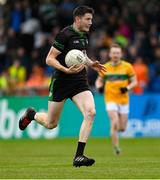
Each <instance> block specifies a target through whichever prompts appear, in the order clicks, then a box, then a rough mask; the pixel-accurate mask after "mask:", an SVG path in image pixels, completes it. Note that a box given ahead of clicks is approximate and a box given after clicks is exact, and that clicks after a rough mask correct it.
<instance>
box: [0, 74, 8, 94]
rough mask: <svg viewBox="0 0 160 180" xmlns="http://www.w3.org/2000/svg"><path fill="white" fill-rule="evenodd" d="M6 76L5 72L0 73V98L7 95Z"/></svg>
mask: <svg viewBox="0 0 160 180" xmlns="http://www.w3.org/2000/svg"><path fill="white" fill-rule="evenodd" d="M8 88H9V86H8V75H7V72H6V71H3V72H1V73H0V96H2V95H7V94H8Z"/></svg>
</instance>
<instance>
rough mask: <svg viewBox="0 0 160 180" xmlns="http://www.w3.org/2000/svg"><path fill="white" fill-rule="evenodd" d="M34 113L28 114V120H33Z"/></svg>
mask: <svg viewBox="0 0 160 180" xmlns="http://www.w3.org/2000/svg"><path fill="white" fill-rule="evenodd" d="M35 114H36V112H35V111H30V112H29V114H28V117H29V119H30V120H31V121H32V120H34V116H35Z"/></svg>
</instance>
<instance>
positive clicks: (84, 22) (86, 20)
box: [79, 13, 93, 32]
mask: <svg viewBox="0 0 160 180" xmlns="http://www.w3.org/2000/svg"><path fill="white" fill-rule="evenodd" d="M92 19H93V16H92V14H90V13H86V14H85V15H84V16H82V17H80V18H79V30H80V31H85V32H88V31H89V29H90V27H91V25H92Z"/></svg>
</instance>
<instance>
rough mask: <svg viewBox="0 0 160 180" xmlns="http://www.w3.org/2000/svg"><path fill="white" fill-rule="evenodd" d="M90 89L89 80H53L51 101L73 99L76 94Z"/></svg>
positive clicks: (50, 90) (50, 91)
mask: <svg viewBox="0 0 160 180" xmlns="http://www.w3.org/2000/svg"><path fill="white" fill-rule="evenodd" d="M87 90H90V89H89V86H88V82H87V80H85V79H84V80H57V79H56V80H51V84H50V88H49V101H55V102H60V101H63V100H65V99H68V98H70V99H72V97H73V96H75V95H76V94H78V93H80V92H83V91H87Z"/></svg>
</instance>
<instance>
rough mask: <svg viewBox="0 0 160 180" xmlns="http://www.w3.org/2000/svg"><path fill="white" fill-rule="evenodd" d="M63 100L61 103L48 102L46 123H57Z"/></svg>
mask: <svg viewBox="0 0 160 180" xmlns="http://www.w3.org/2000/svg"><path fill="white" fill-rule="evenodd" d="M64 103H65V100H63V101H61V102H55V101H48V121H49V122H53V121H58V120H59V117H60V114H61V111H62V108H63V106H64Z"/></svg>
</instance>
